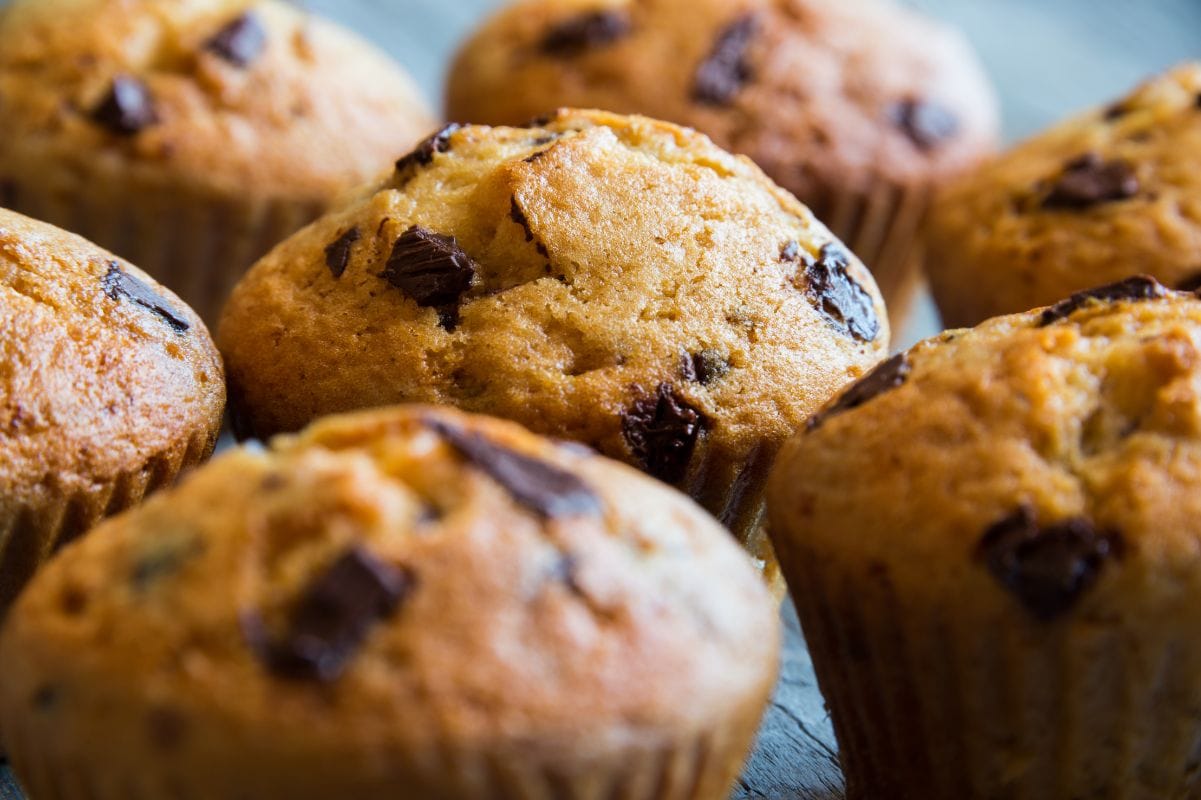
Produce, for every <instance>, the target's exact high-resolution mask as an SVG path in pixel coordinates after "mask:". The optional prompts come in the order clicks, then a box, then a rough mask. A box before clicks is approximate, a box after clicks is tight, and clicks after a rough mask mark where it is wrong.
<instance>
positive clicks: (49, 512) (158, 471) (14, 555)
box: [0, 431, 217, 619]
mask: <svg viewBox="0 0 1201 800" xmlns="http://www.w3.org/2000/svg"><path fill="white" fill-rule="evenodd" d="M216 442H217V432H216V431H211V432H205V433H202V434H197V435H195V436H193V437H192V438H190V439H188V440H187V441H183V442H179V443H177V444H176V445H175V446H173V447H171V448H169V449H167V450H164V451H162V452H160V453H157V454H155V455H154V456H152V457H151V458H149V459H147V460H146V461H145V462H143V463H142V465H141V466H139V467H138V468H136V469H133V470H129V471H126V472H122V473H120V474H119V475H117V476H116V477H115V478H114V479H112V480H110V481H107V482H102V483H94V484H92V485H90V486H89V487H88V488H87V489H84V490H80V491H69V490H66V489H63V488H55V487H53V486H51V487H48V488H47V490H46V494H45V499H44V502H41V503H39V504H37V505H21V506H18V507H16V508H14V509H12V510H11V512H5V513H4V514H3V515H0V619H3V617H4V612H5V610H6V609H7V608H8V607H9V605H10V604H11V603H12V601H13V600H14V599H16V596H17V594H18V593H19V592H20V590H21V589H22V588H23V587H24V585H25V584H26V583H27V582H28V581H29V579H30V578H31V577H32V576H33V574H34V572H35V571H36V570H37V568H38V567H39V566H40V565H41V564H42V563H43V562H45V561H46V560H47V559H48V558H50V556H51V555H53V554H54V552H55V551H56V550H58V548H60V547H62V546H63V545H64V544H67V543H68V542H70V541H71V540H73V539H75V538H77V537H79V536H80V535H82V534H83V533H84V532H86V531H87V530H89V529H90V528H92V527H94V526H95V525H96V524H97V523H98V522H100V520H102V519H104V518H105V517H108V516H111V515H113V514H116V513H118V512H121V511H124V510H125V509H127V508H130V507H132V506H135V505H137V504H138V503H140V502H141V501H142V499H143V498H144V497H145V496H146V495H148V494H150V493H151V492H153V491H155V490H156V489H159V488H162V487H164V486H168V485H170V484H172V483H174V482H175V480H176V478H178V477H179V474H180V473H181V472H182V471H183V470H185V469H187V468H189V467H193V466H196V465H198V464H200V463H201V462H203V461H204V460H206V459H207V458H208V457H209V455H210V454H211V453H212V452H213V447H214V446H215V445H216Z"/></svg>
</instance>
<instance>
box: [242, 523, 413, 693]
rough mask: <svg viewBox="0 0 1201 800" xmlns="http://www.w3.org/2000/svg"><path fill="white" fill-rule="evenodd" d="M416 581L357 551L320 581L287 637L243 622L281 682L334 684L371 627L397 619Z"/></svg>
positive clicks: (295, 614) (308, 592)
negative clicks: (273, 636) (274, 636)
mask: <svg viewBox="0 0 1201 800" xmlns="http://www.w3.org/2000/svg"><path fill="white" fill-rule="evenodd" d="M415 585H416V581H415V579H414V577H413V575H412V573H410V572H409V571H407V570H403V569H397V568H396V567H394V566H392V565H391V564H386V563H384V562H382V561H380V560H379V559H377V558H375V556H373V555H372V554H371V553H370V552H368V551H367V550H365V549H363V548H362V547H359V546H354V547H352V548H351V549H350V550H348V551H347V552H346V553H345V554H343V555H342V556H341V557H340V558H339V559H338V560H337V561H335V562H334V563H333V564H332V565H331V566H330V567H329V569H327V570H326V571H325V572H324V573H322V574H321V575H319V576H317V578H316V580H315V581H314V582H313V583H312V584H311V585H310V586H309V587H308V589H306V590H305V592H304V594H303V595H302V596H301V597H300V598H299V600H298V601H297V604H296V607H295V608H294V609H293V611H292V615H291V619H290V621H289V624H288V629H287V632H286V633H285V634H284V636H283V637H282V638H281V639H279V640H276V641H268V640H267V637H266V635H265V633H264V632H263V631H262V621H261V620H259V619H257V618H254V617H250V618H245V619H244V620H243V627H244V629H245V634H246V637H247V639H248V640H249V641H250V644H251V646H252V647H254V648H255V649H256V650H258V651H259V654H260V657H261V658H263V660H264V661H265V663H266V664H267V667H268V669H270V670H271V671H272V672H274V673H275V674H277V675H279V676H280V677H283V678H292V679H298V680H315V681H324V682H329V681H334V680H337V678H338V676H340V675H341V674H342V671H343V670H344V669H345V667H346V664H347V663H348V662H349V661H350V659H351V658H353V657H354V655H355V653H356V652H357V651H358V649H359V647H360V646H361V645H362V643H363V640H364V639H366V638H367V634H368V633H369V632H370V630H371V628H372V626H374V625H375V624H376V623H377V622H379V621H381V620H383V619H386V618H388V617H390V616H392V614H394V613H395V612H396V610H397V608H399V607H400V604H401V602H402V601H403V600H404V599H405V598H406V597H407V596H408V595H409V594H410V593H411V592H412V591H413V589H414V587H415Z"/></svg>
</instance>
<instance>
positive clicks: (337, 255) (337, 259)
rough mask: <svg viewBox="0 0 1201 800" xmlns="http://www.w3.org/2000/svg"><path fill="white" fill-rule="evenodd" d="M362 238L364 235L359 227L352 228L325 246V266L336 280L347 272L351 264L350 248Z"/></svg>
mask: <svg viewBox="0 0 1201 800" xmlns="http://www.w3.org/2000/svg"><path fill="white" fill-rule="evenodd" d="M361 238H363V236H362V234H360V233H359V229H358V228H351V229H350V230H348V231H346V232H345V233H343V234H342V235H341V236H339V237H338V238H337V239H335V240H334V241H333V243H331V244H330V245H329V246H328V247H326V248H325V266H327V267H329V271H330V274H331V275H333V276H334V279H335V280H337V279H338V278H341V277H342V275H343V274H344V273H345V272H346V267H347V266H348V265H349V264H350V250H351V248H352V247H353V246H354V243H355V242H357V241H358V240H359V239H361Z"/></svg>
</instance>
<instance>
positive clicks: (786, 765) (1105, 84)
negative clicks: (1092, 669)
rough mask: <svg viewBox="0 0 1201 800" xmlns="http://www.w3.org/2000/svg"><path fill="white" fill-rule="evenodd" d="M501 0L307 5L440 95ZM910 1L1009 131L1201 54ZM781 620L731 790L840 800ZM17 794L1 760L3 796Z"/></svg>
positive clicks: (1112, 2) (1119, 0) (1170, 40)
mask: <svg viewBox="0 0 1201 800" xmlns="http://www.w3.org/2000/svg"><path fill="white" fill-rule="evenodd" d="M501 2H502V0H306V1H305V2H302V4H303V5H305V6H307V7H309V8H312V9H313V10H314V11H318V12H321V13H324V14H327V15H329V16H331V17H334V18H337V19H340V20H342V21H344V22H345V23H347V24H348V25H350V26H352V27H354V28H357V29H358V30H359V31H361V32H363V33H364V34H365V35H367V36H368V37H369V38H371V39H373V40H375V41H376V42H377V43H378V44H380V45H381V46H382V47H384V48H385V49H387V50H388V51H390V52H391V53H392V54H393V55H394V56H396V58H398V59H399V60H400V61H401V62H403V63H404V64H405V65H406V66H407V67H408V68H409V70H410V71H411V72H412V73H413V74H414V75H415V76H416V77H417V79H418V80H419V81H420V82H421V83H422V85H423V86H425V87H426V91H427V92H428V93H429V96H430V98H431V99H432V100H433V101H434V102H435V103H436V102H437V101H438V98H440V96H441V85H442V77H443V72H444V70H445V65H446V64H447V62H448V60H449V58H450V55H451V53H452V52H453V50H454V47H455V44H456V42H458V41H459V40H460V39H461V38H462V37H463V36H464V35H465V34H466V33H467V31H469V30H470V29H471V27H472V26H473V25H474V24H475V23H476V22H477V21H478V19H479V17H480V16H481V15H482V14H483V13H485V12H486V11H487V10H488V9H490V8H494V7H496V6H498V5H500V4H501ZM829 2H839V0H829ZM0 4H3V0H0ZM910 5H914V6H917V7H919V8H922V9H924V10H925V11H928V12H929V13H931V14H935V15H937V16H940V17H943V18H945V19H948V20H950V21H953V22H955V23H956V24H958V25H960V26H961V27H962V28H963V29H964V30H965V31H966V32H967V34H968V35H969V36H970V37H971V38H972V40H973V41H974V42H975V44H976V46H977V48H978V49H979V51H980V54H981V56H982V58H983V60H984V62H985V64H986V66H987V67H988V68H989V70H990V71H991V72H992V74H993V76H994V78H995V80H996V82H997V84H998V86H999V88H1000V91H1001V97H1002V101H1003V103H1004V110H1005V131H1006V134H1007V136H1008V137H1009V138H1011V139H1014V138H1019V137H1021V136H1025V135H1027V134H1030V133H1032V132H1034V131H1036V130H1038V129H1039V128H1041V127H1043V126H1045V125H1046V124H1048V123H1050V122H1051V121H1053V120H1055V119H1056V118H1058V117H1060V116H1062V115H1064V114H1065V113H1067V112H1069V111H1072V110H1074V109H1080V108H1084V107H1087V106H1090V105H1093V104H1099V103H1102V102H1105V101H1106V100H1107V99H1109V98H1111V97H1113V96H1115V95H1117V94H1120V93H1122V92H1124V91H1125V90H1126V89H1127V88H1128V87H1130V86H1132V85H1133V84H1134V83H1136V82H1137V81H1138V80H1139V79H1141V78H1142V77H1143V76H1145V75H1147V74H1149V73H1151V72H1154V71H1156V70H1159V69H1161V68H1163V67H1165V66H1168V65H1170V64H1172V63H1175V62H1177V61H1181V60H1184V59H1186V58H1201V1H1199V0H1141V2H1135V1H1134V0H1050V1H1048V0H910ZM937 327H938V326H937V318H936V316H935V314H934V312H933V310H932V309H931V307H930V306H929V304H928V303H927V304H926V305H925V306H924V307H923V309H922V312H921V313H920V314H919V315H917V318H916V321H915V323H914V324H913V325H911V326H910V328H909V329H908V330H906V331H903V332H902V333H901V335H900V340H899V341H898V342H897V344H898V345H901V346H905V345H908V344H910V343H912V342H913V341H916V340H917V339H918V338H920V337H922V336H926V335H929V334H931V333H933V332H936V330H937ZM783 622H784V626H785V629H786V632H787V637H786V640H787V641H786V648H785V653H784V659H783V663H782V665H781V675H780V684H779V686H778V688H777V691H776V697H775V698H774V700H773V702H772V705H771V707H770V708H769V710H768V714H767V718H766V720H765V722H764V726H763V730H762V731H761V732H760V736H759V743H758V746H757V748H756V750H755V753H754V755H753V757H752V758H751V761H750V763H749V764H748V766H747V770H746V774H745V775H744V777H743V779H742V781H740V785H739V787H738V788H737V790H736V791H735V794H734V797H735V798H738V800H742V798H769V800H837V799H838V798H842V797H843V790H842V777H841V775H840V773H839V770H838V758H837V753H836V745H835V743H834V737H833V732H832V730H831V727H830V721H829V717H828V715H827V714H826V712H825V710H824V707H823V705H822V700H821V696H820V694H819V693H818V691H817V686H816V683H815V681H814V678H813V670H812V665H811V663H810V661H809V655H808V653H807V652H806V650H805V644H804V639H803V638H802V636H801V633H800V629H799V627H798V625H797V620H796V614H795V612H793V610H792V609H791V608H790V607H789V608H785V610H784V614H783ZM0 668H2V665H0ZM21 797H22V796H21V794H20V790H19V788H18V787H17V786H16V783H15V782H14V781H13V779H12V777H11V775H9V774H8V772H7V771H6V770H5V768H4V767H3V765H0V800H21ZM35 800H36V799H35ZM881 800H887V799H886V798H882V799H881Z"/></svg>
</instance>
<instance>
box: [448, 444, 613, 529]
mask: <svg viewBox="0 0 1201 800" xmlns="http://www.w3.org/2000/svg"><path fill="white" fill-rule="evenodd" d="M430 427H432V428H433V429H434V430H436V431H437V432H438V434H439V435H441V436H442V438H444V439H445V440H446V441H447V442H448V443H449V444H450V446H451V447H453V448H454V449H455V450H457V451H458V452H459V454H460V455H461V456H463V457H464V458H465V459H467V460H468V461H470V462H471V463H472V464H473V465H475V466H476V467H478V468H479V469H480V471H481V472H483V473H484V474H486V475H487V476H488V477H490V478H491V479H492V480H494V481H496V482H497V483H499V484H500V485H501V486H503V487H504V489H505V491H507V492H508V493H509V494H510V495H511V496H512V497H513V500H514V501H516V502H517V503H518V504H520V505H522V506H524V507H525V508H527V509H529V510H530V511H533V512H534V513H535V514H538V515H539V516H542V517H545V518H547V519H556V518H559V517H579V516H599V515H600V514H601V513H602V510H603V507H602V504H601V501H600V498H599V497H597V495H596V494H595V493H594V492H593V491H592V489H591V488H589V487H588V485H587V484H586V483H584V481H582V480H581V479H579V478H578V477H576V476H575V475H573V474H571V473H570V472H567V471H566V470H564V469H561V468H559V467H557V466H555V465H554V464H551V463H549V462H546V461H543V460H541V459H537V458H533V457H531V456H527V455H525V454H523V453H518V452H516V451H514V450H510V449H508V448H507V447H502V446H501V445H498V444H496V443H495V442H493V441H492V440H490V439H487V438H485V437H484V436H481V435H479V434H478V433H469V432H467V431H463V430H461V429H459V428H456V427H453V426H451V425H447V424H445V423H442V422H431V423H430Z"/></svg>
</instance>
